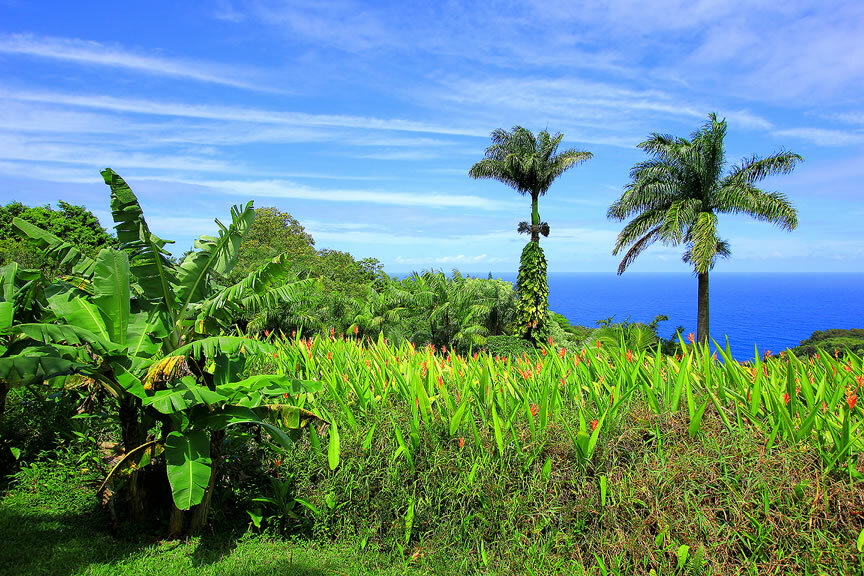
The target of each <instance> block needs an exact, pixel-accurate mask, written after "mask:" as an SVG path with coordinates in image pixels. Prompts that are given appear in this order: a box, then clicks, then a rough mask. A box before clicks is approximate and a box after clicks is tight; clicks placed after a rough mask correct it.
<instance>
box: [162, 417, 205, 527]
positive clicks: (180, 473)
mask: <svg viewBox="0 0 864 576" xmlns="http://www.w3.org/2000/svg"><path fill="white" fill-rule="evenodd" d="M165 462H166V465H167V470H168V482H169V483H170V484H171V495H172V497H173V498H174V504H175V505H176V506H177V508H179V509H180V510H189V508H191V507H192V506H195V505H197V504H200V503H201V501H202V500H203V499H204V494H205V492H206V491H207V485H208V484H209V483H210V474H211V468H210V464H211V460H210V437H209V436H208V435H207V432H205V431H203V430H196V431H190V432H186V433H185V434H182V433H180V432H171V433H170V434H168V437H167V438H166V439H165Z"/></svg>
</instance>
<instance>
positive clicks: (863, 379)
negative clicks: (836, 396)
mask: <svg viewBox="0 0 864 576" xmlns="http://www.w3.org/2000/svg"><path fill="white" fill-rule="evenodd" d="M855 382H857V383H858V386H859V387H861V385H862V384H864V376H855Z"/></svg>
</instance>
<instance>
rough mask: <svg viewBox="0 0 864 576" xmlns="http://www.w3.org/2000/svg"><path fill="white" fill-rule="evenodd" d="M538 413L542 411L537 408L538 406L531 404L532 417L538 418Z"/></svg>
mask: <svg viewBox="0 0 864 576" xmlns="http://www.w3.org/2000/svg"><path fill="white" fill-rule="evenodd" d="M523 406H524V404H523ZM538 412H540V410H539V409H538V408H537V405H536V404H533V403H532V404H531V415H532V416H537V413H538Z"/></svg>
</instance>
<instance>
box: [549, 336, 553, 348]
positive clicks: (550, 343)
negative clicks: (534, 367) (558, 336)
mask: <svg viewBox="0 0 864 576" xmlns="http://www.w3.org/2000/svg"><path fill="white" fill-rule="evenodd" d="M552 344H553V342H552V337H551V336H549V346H552Z"/></svg>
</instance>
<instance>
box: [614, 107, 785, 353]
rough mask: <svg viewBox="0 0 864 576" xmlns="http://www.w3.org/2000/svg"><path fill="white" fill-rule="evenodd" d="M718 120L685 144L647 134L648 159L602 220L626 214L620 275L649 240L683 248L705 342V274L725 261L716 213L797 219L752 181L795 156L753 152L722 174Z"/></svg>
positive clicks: (619, 245) (779, 170)
mask: <svg viewBox="0 0 864 576" xmlns="http://www.w3.org/2000/svg"><path fill="white" fill-rule="evenodd" d="M725 137H726V121H725V120H717V115H716V114H714V113H712V114H710V115H709V118H708V122H707V123H706V124H705V125H704V126H702V128H700V129H699V130H697V131H696V132H694V133H693V134H692V135H691V136H690V139H689V140H688V139H686V138H678V137H675V136H670V135H665V134H657V133H654V134H652V135H651V136H650V137H649V138H648V139H647V140H646V141H644V142H642V143H641V144H639V148H641V149H642V150H644V151H645V152H646V153H648V154H650V155H651V158H650V159H648V160H645V161H643V162H640V163H638V164H636V165H635V166H633V168H632V170H631V171H630V179H631V181H630V183H629V184H628V185H627V186H626V188H625V189H624V194H623V195H622V196H621V198H619V199H618V200H617V201H616V202H615V203H613V204H612V206H610V207H609V211H608V213H607V216H608V217H609V218H611V219H613V220H618V221H622V220H625V219H627V218H630V217H632V220H630V222H628V223H627V225H626V226H624V228H623V229H622V230H621V233H620V234H619V235H618V240H617V242H616V243H615V249H614V250H613V251H612V253H613V254H618V253H619V252H620V251H621V250H624V249H625V248H626V249H627V253H626V254H625V255H624V258H623V259H622V260H621V264H620V265H619V266H618V274H622V273H623V272H624V271H625V270H626V269H627V267H628V266H629V265H630V264H632V263H633V261H634V260H635V259H636V257H637V256H639V254H641V253H642V252H643V251H644V250H645V249H646V248H648V247H649V246H650V245H651V244H653V243H654V242H656V241H658V240H659V241H660V242H662V243H663V244H666V245H679V244H684V245H685V246H686V250H685V252H684V257H683V260H684V262H686V263H687V264H689V265H691V266H692V267H693V272H694V273H695V274H696V276H697V277H698V279H699V293H698V314H697V330H696V331H697V340H698V341H699V342H707V341H708V338H709V298H708V274H709V272H710V271H711V269H712V268H713V267H714V264H715V263H716V261H717V258H721V257H723V258H725V257H728V256H729V255H730V254H731V252H730V249H729V243H728V242H727V241H725V240H721V239H720V237H719V236H718V232H717V215H718V214H738V213H740V214H748V215H750V216H752V217H753V218H755V219H757V220H762V221H765V222H771V223H774V224H776V225H778V226H779V227H781V228H783V229H786V230H793V229H794V228H795V227H796V226H797V225H798V214H797V212H796V211H795V208H793V206H792V205H791V204H790V203H789V201H788V200H787V198H786V196H785V195H783V194H780V193H778V192H765V191H764V190H762V189H760V188H758V187H756V183H757V182H760V181H761V180H763V179H765V178H766V177H768V176H771V175H774V174H789V173H791V172H792V170H793V169H794V168H795V166H796V165H797V164H798V163H799V162H801V161H802V158H801V156H799V155H797V154H793V153H792V152H787V151H781V152H778V153H776V154H773V155H771V156H768V157H765V158H759V157H758V156H756V155H753V156H751V157H749V158H746V159H745V160H743V161H742V162H741V163H740V164H738V165H736V166H734V167H733V168H732V169H731V170H729V171H728V173H725V174H724V171H725V169H726V165H727V162H726V150H725V148H724V144H723V141H724V138H725Z"/></svg>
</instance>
